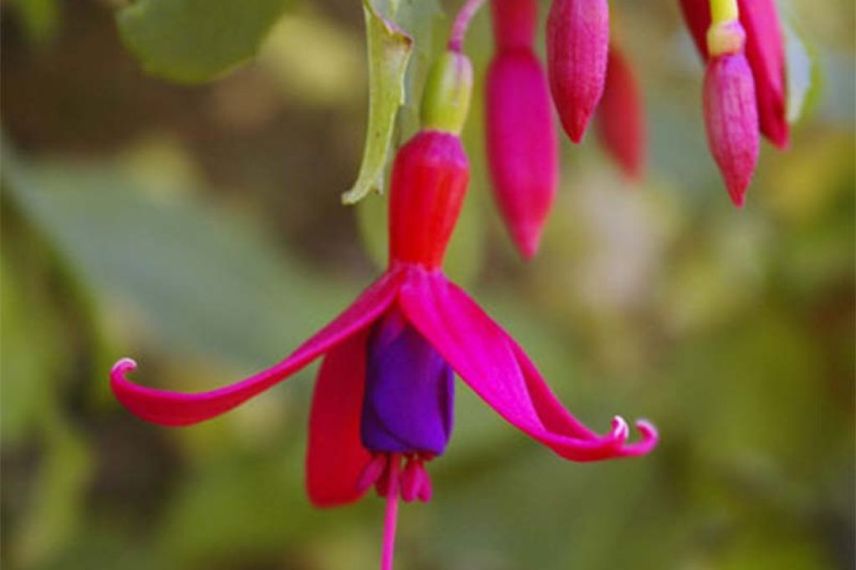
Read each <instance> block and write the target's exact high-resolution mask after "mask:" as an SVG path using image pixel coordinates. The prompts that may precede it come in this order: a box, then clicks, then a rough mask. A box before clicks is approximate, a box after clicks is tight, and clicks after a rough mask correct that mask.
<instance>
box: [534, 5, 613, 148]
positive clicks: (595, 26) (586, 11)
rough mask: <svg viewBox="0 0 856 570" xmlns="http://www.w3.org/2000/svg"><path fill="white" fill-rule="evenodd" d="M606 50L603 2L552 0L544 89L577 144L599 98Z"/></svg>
mask: <svg viewBox="0 0 856 570" xmlns="http://www.w3.org/2000/svg"><path fill="white" fill-rule="evenodd" d="M608 48H609V6H608V5H607V2H606V0H553V5H552V7H551V8H550V15H549V17H548V19H547V66H548V73H549V76H550V89H551V91H552V93H553V101H555V103H556V108H557V109H558V111H559V118H561V120H562V126H563V127H564V129H565V132H566V133H567V134H568V136H569V137H571V140H572V141H574V142H580V141H581V140H582V138H583V135H584V134H585V130H586V126H587V125H588V122H589V118H590V117H591V115H592V113H594V110H595V107H597V103H598V101H600V97H601V95H602V94H603V86H604V82H605V80H606V57H607V52H608Z"/></svg>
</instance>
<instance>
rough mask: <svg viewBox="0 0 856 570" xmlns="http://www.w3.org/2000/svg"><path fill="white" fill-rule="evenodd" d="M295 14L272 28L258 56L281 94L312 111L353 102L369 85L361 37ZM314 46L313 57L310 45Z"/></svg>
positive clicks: (327, 22) (308, 15)
mask: <svg viewBox="0 0 856 570" xmlns="http://www.w3.org/2000/svg"><path fill="white" fill-rule="evenodd" d="M304 12H306V11H300V10H294V11H293V12H289V14H287V15H286V16H284V17H283V18H281V19H280V21H279V23H277V25H276V26H274V28H273V30H272V31H271V33H270V35H269V36H268V39H267V41H265V43H264V46H263V47H262V49H261V51H260V52H259V55H258V62H259V65H260V66H262V67H264V68H265V69H266V70H268V71H269V72H270V75H271V76H272V77H273V78H274V79H275V80H276V81H277V84H278V86H279V88H280V89H281V90H282V92H283V95H284V96H285V97H286V98H287V99H289V100H292V99H297V100H299V101H300V102H301V103H302V104H304V105H306V106H311V107H317V106H327V107H333V106H342V105H347V104H349V103H351V102H353V101H354V99H355V97H354V93H355V91H356V90H357V89H360V88H362V87H363V85H364V84H365V79H364V77H365V65H366V64H365V59H364V56H363V54H362V53H360V49H359V44H360V42H359V41H358V40H359V36H357V35H356V34H353V33H352V31H351V30H350V29H349V28H346V27H345V26H343V25H341V24H339V23H337V22H334V21H333V20H331V19H330V18H324V17H321V16H320V15H318V14H316V13H314V12H309V13H304ZM308 45H312V46H313V48H312V57H306V46H308Z"/></svg>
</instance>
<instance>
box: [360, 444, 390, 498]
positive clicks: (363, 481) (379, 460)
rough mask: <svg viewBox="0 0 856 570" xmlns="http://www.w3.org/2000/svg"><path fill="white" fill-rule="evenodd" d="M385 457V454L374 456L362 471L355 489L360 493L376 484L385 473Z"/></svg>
mask: <svg viewBox="0 0 856 570" xmlns="http://www.w3.org/2000/svg"><path fill="white" fill-rule="evenodd" d="M386 465H387V457H386V454H385V453H378V454H377V455H375V456H374V459H372V461H371V463H369V464H368V465H366V467H365V469H363V472H362V474H361V475H360V478H359V479H358V480H357V489H358V490H359V492H360V493H362V492H364V491H365V490H366V489H368V488H369V487H371V486H372V485H374V484H375V483H377V482H378V480H379V479H380V478H381V476H382V475H383V473H384V471H386Z"/></svg>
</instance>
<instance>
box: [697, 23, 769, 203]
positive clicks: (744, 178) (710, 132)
mask: <svg viewBox="0 0 856 570" xmlns="http://www.w3.org/2000/svg"><path fill="white" fill-rule="evenodd" d="M710 37H711V38H712V39H713V44H714V45H717V44H718V45H717V49H716V51H714V50H713V49H711V52H712V58H711V59H710V61H708V64H707V71H706V73H705V76H704V118H705V125H706V127H707V140H708V146H710V150H711V153H712V154H713V158H714V159H715V160H716V163H717V164H718V165H719V169H720V171H721V172H722V175H723V178H724V179H725V186H726V188H727V189H728V194H729V195H730V196H731V200H732V202H734V204H735V205H736V206H738V207H741V206H743V202H744V200H745V196H746V188H747V187H748V186H749V182H750V180H751V179H752V174H753V173H754V171H755V166H756V165H757V163H758V150H759V133H758V112H757V109H756V107H755V87H754V82H753V81H752V71H751V70H750V69H749V64H748V62H747V61H746V57H745V56H744V55H743V38H744V35H743V29H742V27H741V26H740V22H738V21H736V20H735V21H732V22H728V23H725V24H721V25H720V26H718V27H717V28H715V29H712V31H711V36H710Z"/></svg>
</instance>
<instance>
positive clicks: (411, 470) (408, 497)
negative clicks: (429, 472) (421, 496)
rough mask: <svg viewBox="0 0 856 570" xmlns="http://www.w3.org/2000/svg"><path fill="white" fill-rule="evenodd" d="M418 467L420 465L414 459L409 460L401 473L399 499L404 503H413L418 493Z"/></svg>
mask: <svg viewBox="0 0 856 570" xmlns="http://www.w3.org/2000/svg"><path fill="white" fill-rule="evenodd" d="M420 467H421V465H419V464H418V463H417V460H416V459H415V458H410V459H409V460H408V462H407V466H406V467H405V468H404V471H403V472H402V473H401V498H402V499H404V500H405V502H408V503H409V502H411V501H413V500H414V499H416V496H417V495H418V493H419V485H420V479H419V470H420Z"/></svg>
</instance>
